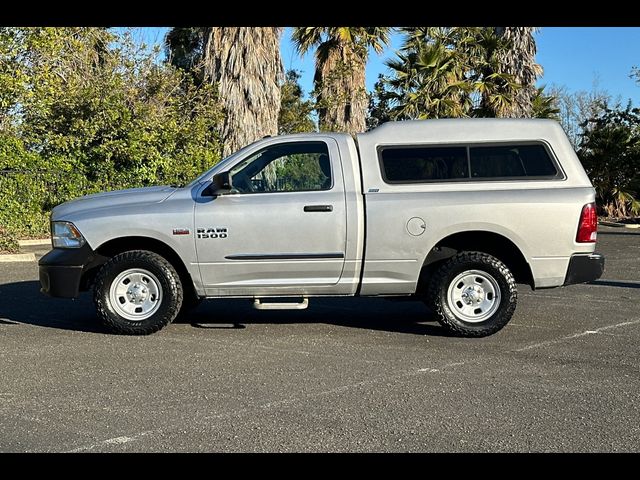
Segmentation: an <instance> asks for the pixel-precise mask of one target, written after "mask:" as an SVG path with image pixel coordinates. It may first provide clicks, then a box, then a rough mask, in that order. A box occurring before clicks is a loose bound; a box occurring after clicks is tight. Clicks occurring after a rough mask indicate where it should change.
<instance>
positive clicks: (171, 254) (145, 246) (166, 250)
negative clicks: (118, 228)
mask: <svg viewBox="0 0 640 480" xmlns="http://www.w3.org/2000/svg"><path fill="white" fill-rule="evenodd" d="M128 250H148V251H150V252H154V253H157V254H158V255H161V256H162V257H164V258H165V259H166V260H167V261H168V262H169V263H170V264H171V265H172V266H173V268H175V269H176V272H178V275H180V281H181V282H182V288H183V291H184V295H185V298H186V297H187V295H192V296H196V292H195V288H194V287H193V280H192V278H191V275H190V274H189V271H188V270H187V267H186V266H185V264H184V262H183V261H182V259H181V258H180V255H178V254H177V253H176V251H175V250H174V249H173V248H171V247H170V246H169V245H167V244H166V243H164V242H161V241H160V240H156V239H155V238H151V237H121V238H115V239H113V240H109V241H108V242H105V243H103V244H102V245H100V246H99V247H98V248H97V249H96V250H95V251H96V253H98V254H99V255H102V256H103V257H106V258H111V257H113V256H115V255H117V254H119V253H122V252H126V251H128ZM99 266H100V265H98V266H96V267H94V268H92V269H91V270H88V271H87V272H85V273H84V275H83V279H82V285H84V287H85V288H88V287H89V285H90V284H91V282H92V281H93V278H94V277H95V276H96V274H97V273H98V270H99V268H98V267H99Z"/></svg>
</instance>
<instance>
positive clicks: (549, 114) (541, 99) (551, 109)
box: [531, 85, 560, 121]
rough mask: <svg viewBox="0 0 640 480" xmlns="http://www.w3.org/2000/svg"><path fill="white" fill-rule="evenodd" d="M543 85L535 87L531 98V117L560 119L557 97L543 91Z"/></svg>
mask: <svg viewBox="0 0 640 480" xmlns="http://www.w3.org/2000/svg"><path fill="white" fill-rule="evenodd" d="M544 88H545V86H544V85H543V86H542V87H539V88H536V94H535V95H534V97H533V98H532V99H531V117H533V118H551V119H553V120H558V121H560V108H558V98H557V97H555V96H554V95H552V94H551V95H550V94H548V93H546V92H545V91H544Z"/></svg>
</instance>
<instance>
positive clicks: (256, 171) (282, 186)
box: [230, 142, 333, 193]
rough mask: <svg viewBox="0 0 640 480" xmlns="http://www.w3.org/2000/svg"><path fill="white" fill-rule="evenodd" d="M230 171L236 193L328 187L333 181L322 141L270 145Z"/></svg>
mask: <svg viewBox="0 0 640 480" xmlns="http://www.w3.org/2000/svg"><path fill="white" fill-rule="evenodd" d="M230 173H231V183H232V185H233V188H234V189H235V190H236V191H237V192H239V193H268V192H272V193H276V192H308V191H319V190H330V189H331V187H332V182H333V180H332V179H333V177H332V174H331V161H330V159H329V151H328V149H327V145H326V143H324V142H304V143H299V142H296V143H283V144H278V145H272V146H270V147H266V148H265V149H263V150H260V151H259V152H257V153H255V154H253V155H251V156H250V157H249V158H247V159H246V160H244V161H242V162H240V163H239V164H238V165H236V166H235V167H234V168H232V169H231V172H230Z"/></svg>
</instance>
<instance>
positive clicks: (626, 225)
mask: <svg viewBox="0 0 640 480" xmlns="http://www.w3.org/2000/svg"><path fill="white" fill-rule="evenodd" d="M598 225H602V226H603V227H616V228H640V223H617V222H606V221H605V222H598Z"/></svg>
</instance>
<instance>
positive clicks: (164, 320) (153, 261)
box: [93, 250, 183, 335]
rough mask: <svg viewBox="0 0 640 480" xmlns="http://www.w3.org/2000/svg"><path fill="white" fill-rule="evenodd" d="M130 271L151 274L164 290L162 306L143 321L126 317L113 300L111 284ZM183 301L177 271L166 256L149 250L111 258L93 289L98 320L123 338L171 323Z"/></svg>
mask: <svg viewBox="0 0 640 480" xmlns="http://www.w3.org/2000/svg"><path fill="white" fill-rule="evenodd" d="M131 269H142V270H143V271H146V272H149V273H151V275H152V276H153V277H155V278H154V280H153V281H154V282H155V281H156V280H157V285H159V287H160V288H161V290H160V294H159V295H158V298H159V299H160V301H159V304H158V305H154V306H153V307H152V309H151V310H150V312H151V311H153V314H152V315H151V316H149V317H147V318H144V319H141V320H131V319H127V318H125V317H124V316H122V315H121V314H120V313H119V311H118V310H119V307H117V306H114V305H113V304H112V301H111V295H110V289H111V285H112V283H113V282H114V281H115V280H116V279H117V278H118V276H119V275H120V274H122V273H123V272H126V271H128V270H131ZM125 275H126V274H125ZM143 276H144V275H143ZM147 281H148V279H147ZM123 284H124V282H123ZM155 284H156V283H154V285H155ZM122 298H123V297H122ZM182 298H183V291H182V284H181V282H180V277H179V275H178V273H177V272H176V270H175V269H174V268H173V266H172V265H171V264H170V263H169V262H168V261H167V260H165V259H164V258H163V257H161V256H160V255H158V254H157V253H154V252H149V251H146V250H130V251H128V252H123V253H120V254H118V255H116V256H114V257H113V258H111V259H110V260H109V261H108V262H107V263H105V264H104V265H103V266H102V268H101V269H100V271H99V272H98V275H97V276H96V280H95V285H94V290H93V301H94V303H95V306H96V310H97V313H98V318H99V319H100V321H101V322H102V323H103V324H104V325H105V327H106V328H107V329H108V330H109V331H110V332H112V333H117V334H122V335H148V334H150V333H154V332H157V331H158V330H160V329H161V328H163V327H165V326H166V325H168V324H170V323H171V322H172V321H173V320H174V319H175V318H176V316H177V315H178V312H180V308H181V307H182ZM121 303H126V302H121Z"/></svg>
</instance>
